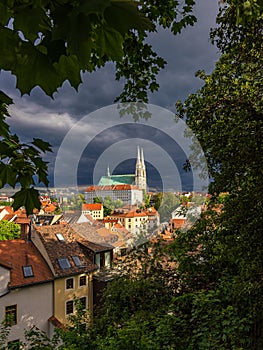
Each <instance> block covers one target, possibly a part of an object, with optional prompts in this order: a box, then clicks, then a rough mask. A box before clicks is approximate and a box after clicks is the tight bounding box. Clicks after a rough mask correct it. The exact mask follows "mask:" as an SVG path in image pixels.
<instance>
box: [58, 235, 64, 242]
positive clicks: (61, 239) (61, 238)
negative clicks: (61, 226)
mask: <svg viewBox="0 0 263 350" xmlns="http://www.w3.org/2000/svg"><path fill="white" fill-rule="evenodd" d="M56 236H57V239H58V240H59V241H61V242H65V237H64V236H63V235H62V233H56Z"/></svg>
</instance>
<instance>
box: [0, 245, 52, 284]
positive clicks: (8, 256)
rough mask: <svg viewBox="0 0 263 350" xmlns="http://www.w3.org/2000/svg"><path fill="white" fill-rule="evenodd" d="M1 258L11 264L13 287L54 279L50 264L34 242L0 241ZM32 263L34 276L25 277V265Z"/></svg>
mask: <svg viewBox="0 0 263 350" xmlns="http://www.w3.org/2000/svg"><path fill="white" fill-rule="evenodd" d="M0 259H1V262H4V263H5V264H7V265H8V266H11V281H10V287H11V288H12V287H13V288H14V287H19V286H23V285H31V284H35V283H41V282H46V281H52V280H53V275H52V273H51V271H50V269H49V267H48V265H47V264H46V262H45V260H44V259H43V257H42V255H41V254H40V253H39V251H38V250H37V249H36V247H35V246H34V245H33V243H32V242H26V241H24V240H22V239H14V240H8V241H0ZM30 265H31V266H32V271H33V276H32V277H24V274H23V266H30Z"/></svg>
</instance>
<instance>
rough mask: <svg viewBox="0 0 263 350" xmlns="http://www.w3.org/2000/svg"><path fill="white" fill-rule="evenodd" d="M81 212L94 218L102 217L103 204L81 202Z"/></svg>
mask: <svg viewBox="0 0 263 350" xmlns="http://www.w3.org/2000/svg"><path fill="white" fill-rule="evenodd" d="M81 211H82V214H84V215H86V214H89V215H90V216H91V217H92V218H93V219H94V220H98V219H103V205H102V204H101V203H85V204H84V203H83V204H82V209H81Z"/></svg>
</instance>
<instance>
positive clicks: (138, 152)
mask: <svg viewBox="0 0 263 350" xmlns="http://www.w3.org/2000/svg"><path fill="white" fill-rule="evenodd" d="M140 162H141V158H140V147H139V146H137V163H140Z"/></svg>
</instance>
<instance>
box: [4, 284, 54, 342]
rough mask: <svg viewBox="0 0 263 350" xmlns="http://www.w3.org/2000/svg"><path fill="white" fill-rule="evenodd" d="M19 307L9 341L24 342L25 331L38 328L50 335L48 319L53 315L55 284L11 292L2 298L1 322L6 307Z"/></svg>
mask: <svg viewBox="0 0 263 350" xmlns="http://www.w3.org/2000/svg"><path fill="white" fill-rule="evenodd" d="M15 304H16V305H17V324H16V325H14V326H12V327H11V331H10V334H9V337H8V341H12V340H16V339H20V340H24V329H27V330H28V329H30V328H31V327H32V326H34V325H35V326H36V327H38V328H39V329H41V330H43V331H45V332H47V333H48V330H49V328H48V326H49V325H48V319H49V317H51V316H52V315H53V282H48V283H43V284H38V285H33V286H31V287H24V288H18V289H14V290H11V291H10V293H8V294H6V295H4V296H2V297H0V321H1V322H2V320H3V319H4V318H5V306H8V305H15Z"/></svg>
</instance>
